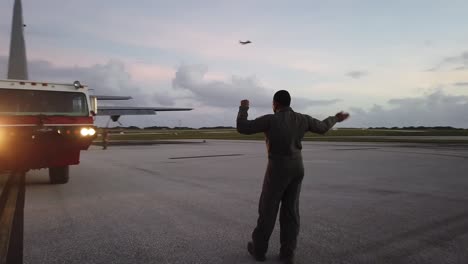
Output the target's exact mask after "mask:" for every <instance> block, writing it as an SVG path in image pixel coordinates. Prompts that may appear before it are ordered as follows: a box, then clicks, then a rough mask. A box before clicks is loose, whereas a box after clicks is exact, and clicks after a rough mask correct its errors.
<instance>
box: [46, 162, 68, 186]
mask: <svg viewBox="0 0 468 264" xmlns="http://www.w3.org/2000/svg"><path fill="white" fill-rule="evenodd" d="M69 172H70V170H69V166H63V167H55V168H49V179H50V183H51V184H65V183H67V182H68V179H69V178H70V174H69Z"/></svg>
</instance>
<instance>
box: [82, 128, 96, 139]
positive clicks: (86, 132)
mask: <svg viewBox="0 0 468 264" xmlns="http://www.w3.org/2000/svg"><path fill="white" fill-rule="evenodd" d="M80 134H81V135H82V136H83V137H87V136H94V135H95V134H96V130H94V128H92V127H90V128H86V127H83V128H82V129H81V131H80Z"/></svg>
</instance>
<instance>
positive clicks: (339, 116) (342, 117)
mask: <svg viewBox="0 0 468 264" xmlns="http://www.w3.org/2000/svg"><path fill="white" fill-rule="evenodd" d="M335 116H336V118H337V119H338V122H343V121H345V120H346V119H348V118H349V114H348V113H345V112H343V111H341V112H339V113H338V114H336V115H335Z"/></svg>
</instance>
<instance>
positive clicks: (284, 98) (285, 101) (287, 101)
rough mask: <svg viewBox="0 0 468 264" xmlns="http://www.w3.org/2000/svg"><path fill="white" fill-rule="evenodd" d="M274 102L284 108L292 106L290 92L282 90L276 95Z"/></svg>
mask: <svg viewBox="0 0 468 264" xmlns="http://www.w3.org/2000/svg"><path fill="white" fill-rule="evenodd" d="M273 101H275V102H277V103H279V104H280V105H282V106H290V105H291V96H290V95H289V92H288V91H286V90H280V91H277V92H276V93H275V95H274V96H273Z"/></svg>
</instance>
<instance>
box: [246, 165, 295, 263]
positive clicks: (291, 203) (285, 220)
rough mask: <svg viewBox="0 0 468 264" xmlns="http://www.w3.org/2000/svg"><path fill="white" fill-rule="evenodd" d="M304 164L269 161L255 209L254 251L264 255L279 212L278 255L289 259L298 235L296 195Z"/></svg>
mask: <svg viewBox="0 0 468 264" xmlns="http://www.w3.org/2000/svg"><path fill="white" fill-rule="evenodd" d="M303 178H304V165H303V163H302V158H299V159H294V160H292V159H269V161H268V167H267V170H266V173H265V179H264V180H263V189H262V195H261V196H260V202H259V206H258V213H259V217H258V221H257V227H256V228H255V229H254V231H253V233H252V240H253V242H254V246H255V251H256V252H257V253H258V254H265V253H266V252H267V250H268V241H269V240H270V236H271V233H272V232H273V229H274V227H275V223H276V215H277V214H278V210H279V206H280V203H281V209H280V228H281V231H280V241H281V254H283V255H284V256H292V255H293V254H294V250H295V249H296V245H297V236H298V234H299V226H300V218H299V194H300V192H301V184H302V179H303Z"/></svg>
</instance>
